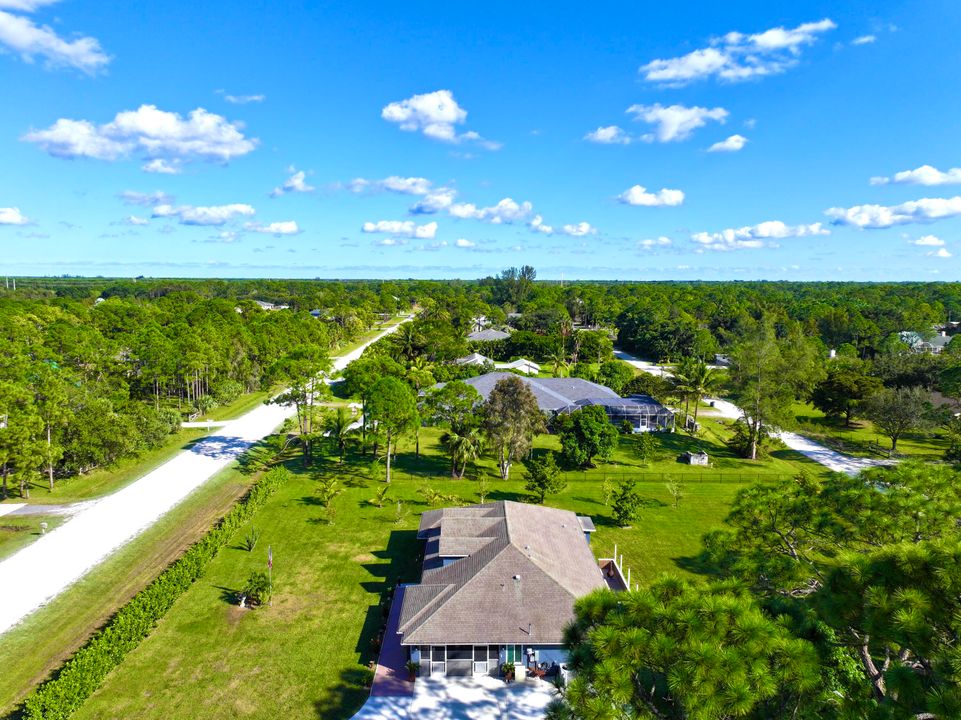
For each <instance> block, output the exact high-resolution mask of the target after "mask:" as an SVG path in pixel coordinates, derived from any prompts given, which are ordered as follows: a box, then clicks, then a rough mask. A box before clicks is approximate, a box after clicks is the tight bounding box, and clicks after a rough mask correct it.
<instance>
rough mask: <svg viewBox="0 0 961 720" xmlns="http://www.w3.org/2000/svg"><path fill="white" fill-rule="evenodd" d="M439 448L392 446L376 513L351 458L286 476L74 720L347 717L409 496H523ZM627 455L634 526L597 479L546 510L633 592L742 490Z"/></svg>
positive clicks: (410, 554) (358, 699)
mask: <svg viewBox="0 0 961 720" xmlns="http://www.w3.org/2000/svg"><path fill="white" fill-rule="evenodd" d="M438 436H439V433H438V432H437V431H436V430H433V429H427V430H425V431H423V432H422V434H421V451H422V454H421V457H420V458H415V457H414V455H413V452H412V447H410V446H407V447H404V448H402V450H403V452H402V455H401V456H400V457H399V458H398V466H399V472H398V473H397V474H396V475H395V477H394V481H393V483H392V484H391V487H390V490H389V493H388V499H387V501H386V502H385V503H384V507H383V508H378V507H376V506H374V505H373V504H371V503H370V502H369V501H370V499H372V498H373V497H374V494H375V492H376V490H377V489H378V488H379V487H382V485H381V484H380V483H378V482H376V481H374V480H372V479H370V478H369V476H368V467H369V457H367V458H363V457H359V456H356V455H353V456H350V457H349V458H348V462H346V463H345V464H344V465H340V464H339V463H337V462H336V461H334V460H331V459H324V460H322V461H321V462H320V463H319V464H318V467H317V468H315V469H314V470H313V471H312V472H305V471H304V470H303V469H302V468H301V467H300V465H299V462H297V463H294V464H292V465H291V469H292V470H294V471H295V476H294V478H293V480H292V481H291V483H290V484H289V485H288V486H286V487H285V488H283V489H281V490H280V491H279V492H278V493H277V494H276V495H275V496H274V497H272V498H271V499H270V500H269V501H268V503H267V505H265V506H264V508H262V509H261V511H260V512H259V513H258V515H257V517H256V518H255V519H254V520H253V522H252V525H253V526H254V527H256V528H257V529H258V530H259V531H260V532H261V535H260V541H259V545H258V546H257V548H256V550H255V551H254V552H252V553H249V552H247V551H246V550H244V549H242V548H241V547H240V544H241V541H242V539H243V537H244V536H245V534H246V532H247V528H241V529H240V530H239V531H238V533H237V536H236V538H235V541H234V542H233V543H232V547H229V548H228V549H226V550H225V551H223V552H222V553H221V554H220V556H218V557H217V558H216V559H215V560H214V562H213V563H212V564H211V566H210V569H209V571H208V572H207V574H206V575H205V577H204V578H202V579H201V580H200V581H199V582H197V583H196V584H195V585H194V586H193V587H192V588H191V589H190V590H189V591H188V592H187V593H186V594H185V595H184V596H183V597H182V598H181V599H180V600H179V601H178V602H177V603H176V605H175V606H174V607H173V609H172V610H171V612H170V613H169V614H168V615H167V616H166V617H165V618H164V620H163V621H162V622H161V623H160V625H159V626H158V628H157V630H156V631H155V632H154V633H153V634H152V635H151V636H150V637H149V638H148V639H147V640H146V641H145V642H144V643H143V644H142V645H141V646H140V647H139V648H137V650H135V651H134V652H133V653H131V654H130V655H129V656H128V657H127V659H126V660H125V661H124V663H123V665H122V666H121V667H120V668H118V669H117V670H116V671H115V672H114V673H113V674H112V675H111V676H110V677H109V678H108V680H107V682H106V683H105V685H104V686H103V687H102V688H101V689H100V690H99V691H98V692H97V693H96V694H95V695H94V696H93V697H92V698H91V699H90V701H88V703H87V704H86V705H85V706H84V708H83V709H82V710H81V711H80V712H79V713H78V715H77V716H76V717H78V718H107V717H110V718H113V717H144V718H167V717H183V716H187V715H195V716H200V717H204V718H236V717H244V718H276V717H284V718H292V719H296V718H318V717H322V718H325V719H327V718H329V719H337V718H349V717H350V716H351V715H352V713H353V712H354V711H355V710H356V709H357V707H359V706H360V704H361V703H362V702H363V700H364V699H365V697H366V694H367V691H366V689H365V688H364V687H363V684H362V677H363V666H364V665H365V664H366V663H367V662H368V661H369V660H371V659H372V658H373V652H372V650H371V643H370V641H371V638H372V637H373V636H374V635H375V634H376V632H377V631H378V630H379V629H380V627H381V625H382V623H383V620H384V614H383V609H382V607H381V599H382V594H383V593H384V592H385V590H386V589H387V588H388V587H390V586H393V585H395V584H396V583H397V582H404V581H416V579H417V577H418V557H417V555H418V552H419V547H418V543H417V541H416V539H415V529H416V527H417V523H418V520H419V514H420V513H421V512H423V511H424V510H426V509H428V506H427V505H426V503H425V501H424V498H423V495H422V492H421V490H422V488H423V487H424V486H425V485H427V484H428V482H429V484H430V486H431V487H432V488H433V489H435V490H437V491H438V492H441V493H444V494H445V495H448V496H451V498H450V499H449V501H447V502H449V503H454V502H463V503H473V502H478V501H479V500H480V497H479V494H480V491H481V489H482V488H483V487H484V485H486V498H487V499H488V500H498V499H509V500H523V499H525V498H526V493H525V491H524V489H523V482H522V479H521V478H522V474H523V469H522V468H521V467H519V466H518V467H516V468H515V469H514V471H513V479H512V480H510V481H502V480H499V479H487V480H486V481H485V482H484V483H482V482H480V481H479V480H478V479H465V480H451V479H449V478H448V477H446V475H447V472H448V471H447V465H446V460H445V458H444V457H443V451H442V448H441V447H440V445H439V443H438ZM629 442H630V440H629V439H627V438H625V439H623V440H622V447H621V448H620V449H619V453H618V459H619V465H618V467H619V468H620V470H621V471H623V470H624V469H625V468H628V469H633V470H634V471H637V472H640V473H646V474H645V475H642V476H641V477H643V478H646V479H647V481H646V482H641V483H639V485H638V492H639V493H640V494H641V495H642V496H643V498H644V504H643V509H642V511H641V515H640V517H639V518H638V520H637V521H636V522H635V523H634V526H633V527H632V528H630V529H621V528H617V527H615V526H614V523H613V521H612V520H611V512H610V510H609V508H607V507H606V506H605V504H604V497H603V495H604V493H603V482H602V481H603V478H604V477H605V476H606V475H607V474H608V473H609V471H610V468H609V467H608V466H601V467H599V468H597V469H595V470H591V471H588V472H587V473H584V474H579V475H572V476H571V479H570V481H569V483H568V486H567V488H566V489H565V490H564V491H563V492H562V493H561V494H559V495H557V496H555V497H552V498H549V500H548V504H550V505H553V506H557V507H563V508H568V509H571V510H574V511H575V512H578V513H583V514H587V515H590V516H592V517H593V518H594V521H595V523H596V524H597V526H598V532H597V533H596V535H595V537H594V540H593V548H594V551H595V553H596V554H597V555H598V556H609V555H610V554H611V553H612V552H613V546H614V544H615V543H616V544H617V546H618V552H623V553H624V555H625V563H626V566H627V567H630V568H631V570H632V580H633V581H635V582H639V583H645V582H647V581H649V580H651V579H652V578H654V577H655V576H656V575H657V574H659V573H661V572H664V571H672V572H677V573H682V574H683V573H685V572H686V570H685V568H686V567H688V559H689V558H691V557H692V556H694V555H695V554H696V553H697V552H698V550H699V548H700V537H701V535H702V534H703V533H705V532H706V531H708V530H710V529H712V528H716V527H718V526H719V525H720V524H721V523H722V521H723V518H724V517H725V515H726V513H727V510H728V507H729V505H730V503H731V500H732V499H733V497H734V495H735V493H736V492H737V491H738V490H739V489H740V488H741V487H743V485H742V484H741V483H740V482H737V481H736V479H734V480H730V481H724V482H713V481H706V480H705V479H706V478H708V477H709V476H708V475H704V474H702V475H701V478H698V473H697V471H698V470H703V469H700V468H689V467H687V466H682V465H679V464H676V463H673V458H672V457H670V458H669V457H668V455H671V456H672V455H673V453H674V451H675V450H676V447H674V446H669V447H668V448H666V449H665V450H664V455H665V457H663V458H661V459H658V460H657V461H656V462H655V463H653V464H652V466H651V467H650V468H642V467H641V466H640V465H639V463H637V462H635V461H633V460H632V459H631V458H629V457H628V451H629V448H628V446H627V444H628V443H629ZM672 442H674V443H681V442H682V439H678V438H673V439H672ZM538 444H539V446H540V447H547V446H553V445H555V444H556V439H555V438H549V437H544V438H541V439H540V441H539V443H538ZM718 452H719V457H718V462H719V463H723V464H724V467H725V468H737V469H741V470H743V469H745V468H744V465H743V464H744V463H745V462H746V461H739V460H735V459H732V458H729V457H726V456H724V455H723V453H722V451H720V450H719V451H718ZM611 467H613V466H611ZM668 467H669V468H670V471H671V472H672V473H674V472H680V473H683V474H684V478H685V482H684V497H683V498H682V499H681V501H680V505H679V507H678V508H676V509H675V508H673V507H672V505H671V500H670V496H669V495H668V492H667V490H666V488H665V487H664V483H663V482H661V481H660V479H659V476H658V473H659V472H667V470H666V468H668ZM655 468H665V470H661V471H659V470H656V469H655ZM749 468H750V470H751V471H752V472H751V473H745V477H748V476H750V477H751V478H754V477H756V476H757V474H758V473H761V474H762V475H766V476H768V477H771V476H774V475H776V474H778V473H780V472H783V470H784V469H787V468H790V469H791V471H792V472H793V471H796V465H795V464H794V463H792V461H790V460H786V459H780V458H775V459H772V460H770V461H766V462H764V463H751V464H749ZM490 469H492V464H491V462H490V461H489V460H485V461H484V462H482V463H481V466H480V468H479V471H478V472H474V473H472V474H473V475H474V476H475V478H477V477H478V476H485V477H488V472H487V471H489V470H490ZM425 473H426V475H425ZM714 473H715V475H716V470H715V471H714ZM428 475H429V476H430V477H428ZM321 477H335V478H337V479H338V481H339V483H340V487H341V488H342V493H341V494H340V495H339V496H338V497H337V498H336V499H335V500H334V502H333V506H334V509H335V514H334V515H333V518H331V517H330V516H329V515H328V514H327V511H326V510H325V509H324V508H323V507H322V506H321V505H320V503H319V502H318V499H317V494H316V490H317V487H318V478H321ZM398 501H400V503H401V504H400V513H399V515H398V505H397V502H398ZM447 502H445V504H447ZM331 520H332V522H331ZM268 546H271V547H272V548H273V554H274V581H275V594H274V601H273V606H272V607H270V608H264V609H259V610H254V611H251V610H242V609H240V608H238V607H236V606H235V605H233V604H231V602H230V598H231V596H232V594H233V592H234V591H236V590H237V589H239V588H240V587H241V586H242V584H243V582H244V581H245V579H246V578H247V576H248V575H249V574H250V573H251V572H253V571H256V570H263V569H265V563H266V553H267V547H268ZM0 650H2V648H0Z"/></svg>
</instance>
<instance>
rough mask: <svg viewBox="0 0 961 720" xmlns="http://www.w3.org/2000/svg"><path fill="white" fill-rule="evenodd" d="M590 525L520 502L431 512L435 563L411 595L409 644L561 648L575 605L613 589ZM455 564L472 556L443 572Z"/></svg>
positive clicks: (427, 516)
mask: <svg viewBox="0 0 961 720" xmlns="http://www.w3.org/2000/svg"><path fill="white" fill-rule="evenodd" d="M584 520H587V521H588V522H589V518H579V517H578V516H576V515H575V514H574V513H572V512H569V511H567V510H558V509H556V508H546V507H541V506H538V505H526V504H523V503H515V502H510V501H500V502H495V503H488V504H486V505H476V506H472V507H457V508H445V509H443V510H431V511H428V512H425V513H424V514H423V516H422V518H421V524H420V530H419V531H418V537H421V538H425V539H426V540H427V554H426V556H425V560H424V572H423V576H422V578H421V583H420V584H419V585H415V586H412V587H410V588H408V589H407V590H405V593H404V605H403V608H402V610H401V621H400V627H399V629H400V632H401V633H402V634H403V638H402V642H403V644H405V645H431V644H448V645H451V644H465V645H466V644H472V643H496V644H501V643H522V644H527V643H531V644H536V643H544V644H557V643H560V642H561V641H562V639H563V630H564V626H565V625H566V624H567V623H568V622H570V620H572V619H573V617H574V611H573V606H574V600H576V599H577V598H579V597H581V596H582V595H586V594H587V593H589V592H591V591H592V590H594V589H596V588H601V587H605V582H604V578H603V576H602V574H601V570H600V568H599V567H598V565H597V562H596V561H595V559H594V555H593V553H592V552H591V549H590V546H589V545H588V544H587V542H586V541H585V539H584V530H585V528H586V524H587V523H585V522H584ZM452 555H453V556H460V555H465V556H464V557H462V558H461V559H460V560H456V561H455V562H453V563H451V564H449V565H446V566H443V567H440V566H438V565H439V563H436V562H433V561H434V560H437V559H438V558H439V557H441V556H448V557H449V556H452ZM411 591H413V592H411Z"/></svg>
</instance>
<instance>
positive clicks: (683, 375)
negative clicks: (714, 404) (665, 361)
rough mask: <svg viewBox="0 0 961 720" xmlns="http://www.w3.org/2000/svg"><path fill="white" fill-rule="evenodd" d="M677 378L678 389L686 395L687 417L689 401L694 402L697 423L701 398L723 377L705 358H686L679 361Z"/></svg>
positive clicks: (714, 388) (685, 407)
mask: <svg viewBox="0 0 961 720" xmlns="http://www.w3.org/2000/svg"><path fill="white" fill-rule="evenodd" d="M675 379H676V381H677V385H676V387H677V390H678V391H679V392H681V393H683V396H684V402H685V405H684V414H685V417H686V416H687V410H688V405H687V403H689V402H691V401H693V402H694V423H695V424H696V423H697V413H698V410H699V409H700V407H699V406H700V404H701V400H702V399H704V397H705V396H706V395H708V394H710V393H711V392H713V391H715V390H716V389H717V387H718V385H719V383H720V380H721V377H720V375H718V374H717V373H716V372H715V371H714V370H713V369H712V368H711V367H710V366H708V364H707V363H706V362H704V361H703V360H698V359H696V358H684V359H683V360H681V362H680V363H678V366H677V373H676V375H675Z"/></svg>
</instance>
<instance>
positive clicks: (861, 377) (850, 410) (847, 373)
mask: <svg viewBox="0 0 961 720" xmlns="http://www.w3.org/2000/svg"><path fill="white" fill-rule="evenodd" d="M868 370H869V365H868V363H866V362H864V361H862V360H858V359H856V358H843V359H842V358H837V359H836V360H835V361H834V362H831V363H830V364H829V365H828V368H827V376H826V377H825V378H824V379H823V380H821V382H819V383H818V384H817V385H815V386H814V390H813V391H812V392H811V402H812V403H813V405H814V407H816V408H817V409H818V410H820V411H821V412H823V413H824V414H825V415H827V416H828V417H831V418H843V419H844V424H845V426H847V427H850V425H851V420H853V419H854V417H855V416H856V415H857V414H858V412H859V411H860V408H861V403H862V401H863V400H864V399H865V398H867V397H870V396H871V395H874V394H875V393H877V392H879V391H880V390H881V389H882V387H883V385H882V384H881V380H880V379H879V378H876V377H874V376H873V375H869V374H868Z"/></svg>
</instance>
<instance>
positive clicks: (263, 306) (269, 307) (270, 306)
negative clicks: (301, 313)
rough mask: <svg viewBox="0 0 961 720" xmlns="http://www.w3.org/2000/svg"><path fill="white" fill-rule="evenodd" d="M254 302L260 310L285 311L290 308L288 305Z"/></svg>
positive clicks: (262, 301) (261, 301) (263, 301)
mask: <svg viewBox="0 0 961 720" xmlns="http://www.w3.org/2000/svg"><path fill="white" fill-rule="evenodd" d="M254 302H255V303H257V305H259V306H260V309H261V310H287V309H288V308H289V307H290V306H289V305H275V304H274V303H269V302H266V301H265V300H254Z"/></svg>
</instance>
